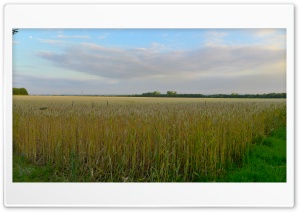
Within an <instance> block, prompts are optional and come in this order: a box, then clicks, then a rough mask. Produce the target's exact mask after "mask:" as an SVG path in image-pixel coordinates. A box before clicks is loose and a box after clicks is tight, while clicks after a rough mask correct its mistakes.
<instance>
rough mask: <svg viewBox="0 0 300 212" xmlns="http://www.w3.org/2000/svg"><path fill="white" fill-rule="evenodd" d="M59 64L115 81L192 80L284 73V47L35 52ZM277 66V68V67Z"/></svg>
mask: <svg viewBox="0 0 300 212" xmlns="http://www.w3.org/2000/svg"><path fill="white" fill-rule="evenodd" d="M37 56H39V57H41V58H43V59H46V60H48V61H51V62H52V63H53V64H55V65H56V66H58V67H63V68H66V69H70V70H76V71H78V72H82V73H87V74H90V75H94V76H97V77H102V78H106V79H114V80H137V79H140V80H142V79H143V80H145V79H155V78H165V79H168V80H172V79H173V80H178V79H186V80H188V79H194V78H201V77H205V76H210V77H212V76H217V77H228V76H229V75H230V76H232V77H237V76H246V75H270V76H274V77H275V75H278V74H281V75H282V74H284V73H285V67H284V66H285V60H286V58H285V50H284V49H272V48H268V47H266V46H209V47H203V48H198V49H193V50H185V51H183V50H181V51H179V50H170V51H168V50H163V49H162V48H161V46H159V45H157V44H155V45H153V46H151V47H149V48H128V49H122V48H108V47H103V46H99V45H95V44H91V43H81V44H79V45H74V46H72V47H69V48H66V49H65V51H64V53H62V54H58V53H54V52H45V51H44V52H42V51H40V52H38V53H37ZM276 66H277V68H276Z"/></svg>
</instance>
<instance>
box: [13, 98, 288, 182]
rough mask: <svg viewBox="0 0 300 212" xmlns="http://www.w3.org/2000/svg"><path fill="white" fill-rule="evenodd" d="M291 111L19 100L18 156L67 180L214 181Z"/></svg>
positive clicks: (260, 106) (267, 105) (274, 105)
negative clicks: (51, 168)
mask: <svg viewBox="0 0 300 212" xmlns="http://www.w3.org/2000/svg"><path fill="white" fill-rule="evenodd" d="M116 99H117V98H116ZM42 107H47V109H43V110H41V109H40V108H42ZM285 111H286V107H285V102H283V101H279V102H276V101H275V102H274V101H243V100H241V101H234V102H230V101H222V100H219V101H210V100H206V101H192V100H191V101H162V102H160V101H155V102H149V101H146V102H129V103H126V104H125V103H124V102H123V101H121V100H120V101H115V100H114V102H113V103H112V102H111V101H110V100H105V101H102V102H97V101H90V100H87V101H78V102H77V101H76V97H74V98H73V99H72V100H70V101H68V100H66V101H54V102H52V101H50V100H41V101H24V100H18V99H15V100H14V104H13V147H14V154H21V155H23V156H24V157H25V158H27V159H28V160H29V161H30V162H32V163H34V164H37V165H46V164H47V165H51V166H52V167H54V169H53V170H55V171H54V173H53V175H63V176H64V177H65V179H66V180H67V181H92V182H123V181H126V182H193V181H201V180H203V179H208V180H214V179H216V178H217V177H219V176H220V175H222V174H223V173H224V171H225V170H226V169H227V168H228V167H229V166H231V165H232V164H236V163H239V162H241V161H242V158H243V156H244V155H245V154H246V153H247V151H248V150H249V146H250V145H251V144H252V143H253V142H257V141H259V140H262V139H263V138H264V137H265V136H266V135H267V134H268V133H269V132H271V131H272V130H273V129H276V128H278V127H282V126H285V118H286V116H285Z"/></svg>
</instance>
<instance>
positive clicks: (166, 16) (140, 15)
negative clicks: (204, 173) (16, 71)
mask: <svg viewBox="0 0 300 212" xmlns="http://www.w3.org/2000/svg"><path fill="white" fill-rule="evenodd" d="M66 12H67V14H68V15H67V16H66ZM16 14H17V15H16ZM282 17H284V18H282ZM12 28H285V29H286V32H287V34H286V35H287V72H286V73H287V83H286V84H287V96H288V99H287V120H288V123H287V128H288V130H287V164H288V165H287V182H286V183H13V182H12V95H11V93H12V89H11V88H12V71H11V70H12V33H11V31H12ZM4 94H5V96H4V111H5V112H4V120H5V122H4V133H5V134H4V153H5V154H4V164H5V167H4V204H5V206H6V207H34V206H38V207H43V206H45V207H47V206H55V207H76V206H77V207H95V206H100V207H110V206H113V207H141V206H151V207H199V206H203V207H211V206H212V207H232V206H237V207H241V206H250V207H292V206H293V205H294V6H293V5H291V4H268V5H267V4H257V5H254V4H250V5H246V4H244V5H237V4H227V5H225V4H214V5H210V4H7V5H5V7H4Z"/></svg>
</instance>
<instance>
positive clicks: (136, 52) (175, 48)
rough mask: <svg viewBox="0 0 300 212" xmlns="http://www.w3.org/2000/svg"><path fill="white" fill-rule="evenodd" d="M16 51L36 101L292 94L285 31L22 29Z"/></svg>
mask: <svg viewBox="0 0 300 212" xmlns="http://www.w3.org/2000/svg"><path fill="white" fill-rule="evenodd" d="M12 45H13V87H17V88H20V87H24V88H26V89H27V90H28V92H29V94H31V95H43V94H44V95H52V94H54V95H60V94H63V95H67V94H70V95H112V94H142V93H146V92H153V91H159V92H161V93H166V92H167V91H177V93H192V94H231V93H233V92H234V93H238V94H262V93H272V92H275V93H282V92H286V30H285V29H19V32H18V33H17V34H15V35H14V36H13V41H12Z"/></svg>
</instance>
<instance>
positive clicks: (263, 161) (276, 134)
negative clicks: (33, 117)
mask: <svg viewBox="0 0 300 212" xmlns="http://www.w3.org/2000/svg"><path fill="white" fill-rule="evenodd" d="M75 168H76V167H75ZM89 177H90V176H86V182H88V181H89ZM75 178H76V172H75V173H74V170H72V169H70V171H69V172H64V173H59V172H57V171H56V170H55V169H54V167H51V166H49V165H40V166H37V165H33V164H31V163H29V162H28V161H27V160H26V159H25V158H24V157H23V156H22V155H18V154H14V157H13V182H74V181H75V182H76V179H75ZM199 181H200V182H212V181H214V182H286V129H285V128H280V129H279V130H276V131H273V132H272V133H271V134H270V135H269V136H268V137H266V138H261V139H257V141H256V142H254V144H253V145H252V146H251V148H250V149H249V151H248V153H247V154H246V155H245V157H244V158H243V160H242V161H241V162H240V163H239V164H232V166H231V168H229V169H228V170H226V171H225V172H224V174H223V175H222V177H220V178H218V179H217V180H213V179H205V178H202V177H200V178H199Z"/></svg>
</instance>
